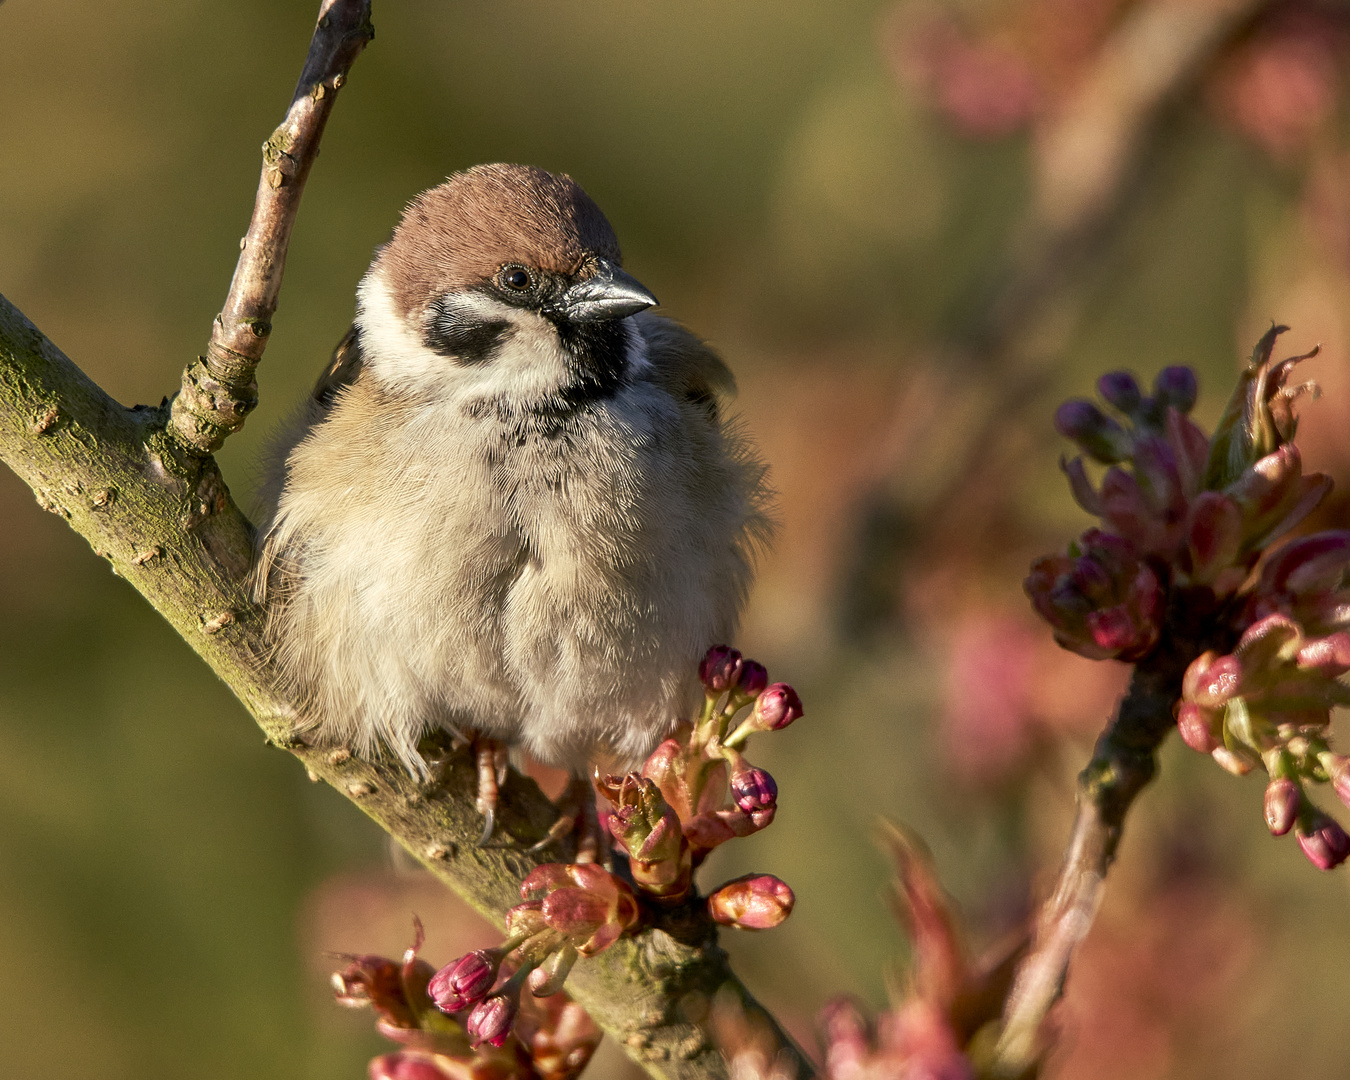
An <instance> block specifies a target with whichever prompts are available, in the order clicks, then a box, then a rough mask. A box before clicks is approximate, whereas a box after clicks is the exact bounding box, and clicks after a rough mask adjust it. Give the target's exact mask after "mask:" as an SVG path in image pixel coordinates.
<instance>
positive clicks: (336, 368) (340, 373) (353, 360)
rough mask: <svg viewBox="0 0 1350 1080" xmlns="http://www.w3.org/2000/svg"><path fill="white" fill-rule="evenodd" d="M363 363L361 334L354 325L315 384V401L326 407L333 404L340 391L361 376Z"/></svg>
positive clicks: (344, 336)
mask: <svg viewBox="0 0 1350 1080" xmlns="http://www.w3.org/2000/svg"><path fill="white" fill-rule="evenodd" d="M361 363H362V359H361V333H360V331H359V330H357V328H356V324H355V323H352V325H351V327H350V328H349V329H348V330H347V332H346V333H345V334H343V335H342V340H341V341H339V342H338V344H337V348H336V349H334V350H333V359H331V360H330V361H329V362H328V366H327V367H326V368H324V369H323V374H321V375H320V376H319V381H318V382H316V383H315V384H314V400H315V401H317V402H318V403H319V404H320V405H324V406H328V405H331V404H333V399H334V398H335V397H337V394H338V391H339V390H341V389H342V388H343V387H344V386H350V385H351V384H352V383H353V382H355V381H356V377H357V376H358V375H359V374H361Z"/></svg>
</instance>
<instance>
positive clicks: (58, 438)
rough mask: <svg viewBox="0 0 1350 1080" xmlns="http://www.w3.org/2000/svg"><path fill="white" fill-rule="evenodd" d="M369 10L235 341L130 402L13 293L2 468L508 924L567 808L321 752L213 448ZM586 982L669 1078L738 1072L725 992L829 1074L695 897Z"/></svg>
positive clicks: (300, 155)
mask: <svg viewBox="0 0 1350 1080" xmlns="http://www.w3.org/2000/svg"><path fill="white" fill-rule="evenodd" d="M368 12H369V6H368V3H365V2H360V3H351V2H344V0H326V2H325V4H324V7H323V17H321V19H320V24H319V28H318V30H317V31H316V33H315V45H314V46H313V47H312V48H311V50H310V55H309V60H308V61H307V63H306V66H305V74H304V75H303V76H302V77H301V80H300V87H299V89H298V90H297V92H296V98H295V101H294V102H293V104H292V108H291V110H290V113H288V117H287V122H286V123H285V124H283V125H282V127H281V128H279V129H278V131H277V134H275V135H274V136H273V138H272V139H271V140H269V143H268V145H269V147H273V148H274V149H275V150H277V151H278V153H279V154H280V156H279V157H276V156H273V157H270V158H269V159H268V161H269V164H271V165H272V166H274V167H276V168H279V170H280V175H281V177H282V180H281V182H280V184H279V185H277V186H275V187H274V186H273V185H272V183H271V182H270V181H269V180H268V172H267V168H268V166H267V165H265V167H264V174H263V177H264V178H263V183H262V184H261V185H260V188H259V198H258V204H257V208H256V209H255V214H254V221H253V226H252V227H251V228H250V232H249V241H248V243H247V244H246V247H245V253H244V255H243V256H241V258H240V262H239V267H238V269H237V270H236V273H235V278H234V282H233V284H232V286H231V290H230V298H229V300H227V302H226V305H225V310H224V311H223V312H222V315H221V317H220V318H218V319H217V321H216V325H215V328H214V332H213V337H212V344H213V346H215V345H219V346H220V347H219V348H218V349H213V351H212V356H213V357H214V360H211V359H208V361H206V362H203V363H202V364H201V365H194V366H193V367H192V368H189V370H188V373H187V375H185V377H184V392H183V394H182V395H180V396H179V397H178V398H177V399H176V400H175V402H174V404H173V405H172V406H168V405H166V406H159V407H150V406H143V405H138V406H135V407H134V408H130V409H128V408H124V407H123V406H121V405H119V404H118V403H117V402H116V401H114V400H112V398H110V397H109V396H108V395H107V394H106V393H104V392H103V390H101V389H100V388H99V387H98V386H97V385H95V384H94V383H93V382H92V381H91V380H90V379H89V378H88V377H87V376H86V375H85V374H84V373H83V372H82V371H80V370H79V368H78V367H76V366H75V364H74V363H72V362H71V361H70V360H69V359H68V358H67V357H66V356H65V355H64V354H63V353H62V352H61V351H60V350H59V349H58V348H57V347H56V346H55V345H54V344H52V342H51V341H49V340H48V339H47V338H46V337H45V336H44V335H43V334H42V333H41V332H40V331H39V330H38V329H37V328H36V327H35V326H33V324H32V323H30V322H29V321H28V320H27V319H26V318H25V317H24V316H23V314H22V313H21V312H20V311H19V310H18V309H17V308H15V307H14V306H13V305H12V304H10V303H9V301H8V300H6V299H5V298H4V297H3V296H0V460H3V461H4V462H5V463H6V464H8V465H9V466H10V467H11V468H12V469H13V470H14V471H15V473H16V474H17V475H18V476H19V477H20V478H21V479H22V480H23V481H24V482H25V483H27V484H28V485H29V487H31V488H32V489H33V491H34V493H35V494H36V495H37V499H38V503H39V505H41V506H42V507H43V508H44V509H46V510H49V511H51V512H53V513H56V514H59V515H60V516H61V517H63V518H64V519H65V520H66V521H67V522H68V523H69V524H70V525H71V527H72V528H74V529H75V530H76V531H77V532H79V533H80V534H81V535H82V536H84V537H85V539H87V540H88V541H89V543H90V545H91V546H92V547H93V549H94V551H95V552H96V553H97V554H98V555H100V556H101V557H103V558H106V559H107V560H108V561H109V562H110V563H111V565H112V569H113V571H114V573H116V574H118V575H120V576H121V577H123V578H125V579H126V580H127V581H128V582H130V583H131V584H132V585H133V586H134V587H135V588H136V589H137V590H139V591H140V592H141V593H142V594H143V595H144V596H145V597H146V598H147V599H148V600H149V601H150V602H151V604H153V605H154V607H155V609H156V610H157V611H159V612H160V613H161V614H162V615H164V617H165V618H166V619H168V621H169V622H170V624H172V626H173V627H174V629H175V630H177V632H178V633H179V634H180V635H182V637H183V638H184V639H185V640H186V641H187V642H188V643H189V644H190V645H191V646H192V647H193V648H194V649H195V650H196V651H197V652H198V654H199V655H201V657H202V658H203V659H204V660H205V661H206V662H207V663H208V664H209V665H210V666H211V668H212V670H214V671H215V672H216V674H217V675H218V676H220V678H221V679H222V680H223V681H224V682H225V684H226V685H227V686H229V687H230V689H231V690H233V691H234V693H235V694H236V696H238V698H239V700H240V701H241V702H243V704H244V706H245V707H246V708H247V709H248V710H249V712H251V713H252V714H253V716H254V718H255V719H256V720H257V722H258V725H259V726H260V727H261V728H262V730H263V732H264V734H265V736H266V740H267V742H268V743H269V744H270V745H272V746H276V747H280V748H283V749H286V750H288V751H289V752H290V753H292V754H294V755H295V757H297V758H298V759H299V760H300V761H301V762H302V763H303V764H304V765H305V767H306V769H307V770H308V772H309V775H310V778H311V779H313V780H316V781H317V780H323V781H326V782H327V783H329V784H330V785H332V786H333V787H334V788H336V789H337V790H338V791H340V792H342V793H343V794H344V795H345V796H346V797H347V798H349V799H351V800H352V801H353V802H354V803H356V805H357V806H359V807H360V808H361V809H362V810H363V811H364V812H365V813H366V814H367V815H369V816H370V817H371V818H372V819H374V820H375V821H376V822H377V823H378V824H379V825H380V826H381V828H383V829H384V830H385V831H387V832H388V833H389V834H390V835H391V836H393V837H394V838H395V839H396V840H398V842H399V843H400V844H402V845H403V846H404V847H405V848H406V849H407V850H408V851H409V853H410V854H412V856H413V857H414V858H416V859H417V860H418V861H420V862H421V863H422V864H423V865H424V866H425V867H426V868H427V869H428V870H430V871H431V873H432V874H434V875H435V876H436V877H437V878H439V879H440V880H441V881H443V882H444V883H445V884H447V885H449V886H450V887H451V888H452V889H454V890H455V892H457V893H458V894H459V895H460V896H462V897H463V898H464V899H465V900H467V901H468V902H469V903H470V904H471V905H472V906H473V907H474V908H475V909H477V910H478V911H479V912H481V913H482V914H483V915H485V916H486V917H487V918H489V919H490V920H492V921H493V922H494V923H496V924H497V925H498V926H501V925H502V924H503V922H504V916H505V912H506V911H507V909H508V908H510V907H511V906H512V905H513V904H515V903H517V902H518V901H519V899H520V897H519V893H518V887H519V882H520V880H521V878H522V877H524V875H525V874H527V873H528V872H529V870H530V869H531V868H532V867H533V866H535V865H537V864H538V863H540V862H545V861H550V860H556V859H559V858H565V857H566V856H567V855H568V854H569V853H568V852H566V851H559V850H556V849H555V850H547V849H546V850H545V851H544V852H541V853H539V854H532V853H531V852H530V850H529V848H530V846H531V845H532V844H533V843H534V842H535V841H537V840H539V839H542V838H543V837H544V835H545V834H546V833H547V831H548V828H549V826H550V825H551V824H552V823H553V821H554V820H555V818H556V816H557V813H556V811H555V809H554V807H553V806H552V804H551V803H550V802H549V801H548V799H547V798H545V797H544V795H543V793H542V792H541V791H540V790H539V788H538V786H537V785H536V784H535V783H534V782H533V781H532V780H529V779H527V778H524V777H521V776H519V775H518V774H516V773H514V772H513V773H512V774H511V776H510V777H509V779H508V782H507V784H506V786H505V787H504V789H503V791H502V802H501V806H500V811H499V824H498V833H499V836H500V837H501V838H502V841H501V843H500V846H498V845H494V846H492V847H489V848H481V847H479V846H477V838H478V835H479V832H480V831H481V826H482V820H481V818H480V817H479V815H478V812H477V810H476V809H475V795H476V789H477V784H476V770H475V768H474V765H473V762H472V760H471V758H470V754H469V751H468V749H467V748H461V749H460V750H454V749H452V748H451V747H450V746H449V745H448V744H447V743H446V742H445V741H443V740H442V741H437V739H435V738H433V739H430V740H424V742H423V745H422V747H421V749H422V751H423V753H424V754H427V755H429V760H433V761H435V762H436V776H435V779H434V780H433V782H431V783H429V784H425V785H418V784H417V783H416V782H415V781H413V780H412V779H411V778H410V777H409V776H408V774H407V773H406V771H404V770H403V769H402V768H401V767H400V766H399V765H398V764H397V763H396V762H393V761H391V760H388V759H386V758H381V759H380V760H377V761H364V760H361V759H359V758H357V757H355V756H354V755H352V754H351V753H350V752H349V751H348V750H346V749H342V748H339V749H336V750H334V749H331V748H330V749H322V750H321V749H318V748H316V747H313V746H310V745H308V744H307V743H306V742H305V741H304V740H303V739H301V738H299V737H297V736H296V734H295V732H294V728H295V720H296V717H297V710H296V707H295V703H293V702H291V701H289V700H287V699H286V697H285V696H284V695H283V694H282V693H281V692H280V691H279V689H278V688H277V686H276V685H275V683H274V682H273V679H272V674H271V671H270V669H269V667H268V665H267V664H266V662H265V661H264V657H265V656H266V648H265V643H264V640H263V636H262V627H263V621H262V613H261V611H260V610H259V609H258V608H257V607H256V606H254V605H253V604H252V603H251V601H250V599H249V596H248V594H247V592H246V590H245V588H244V586H243V582H244V578H245V575H246V574H247V572H248V569H249V566H250V563H251V560H252V555H253V540H254V530H253V526H252V525H251V524H250V523H249V521H248V520H247V519H246V518H245V517H244V515H243V514H242V513H241V512H240V511H239V508H238V507H237V506H236V505H235V504H234V501H233V500H232V499H231V498H230V493H229V491H228V489H227V488H226V486H225V483H224V480H223V479H222V477H221V475H220V471H219V469H218V468H217V466H216V463H215V459H214V458H212V457H211V456H210V455H209V453H208V449H209V447H211V446H216V445H219V440H220V439H223V438H224V436H225V434H227V433H228V432H229V431H231V430H234V429H235V428H237V427H238V426H239V423H241V422H242V418H243V415H244V413H246V412H247V411H248V409H247V402H249V401H251V395H252V371H253V367H254V366H255V365H256V363H257V358H258V357H259V356H260V355H261V353H262V349H263V345H264V344H265V341H266V334H265V332H264V333H257V332H255V328H258V329H261V327H260V325H259V320H261V321H262V322H265V321H266V320H267V319H270V317H271V313H272V311H273V310H274V309H275V305H276V296H277V289H278V287H279V285H280V280H281V272H282V269H283V263H284V257H285V247H286V238H287V236H288V235H289V230H290V224H291V221H292V219H293V216H294V213H295V204H296V202H297V200H298V198H299V194H300V191H301V188H302V186H303V182H304V179H305V176H306V174H307V173H308V168H309V164H310V163H311V162H312V161H313V158H314V153H315V151H316V149H317V141H318V138H319V136H320V135H321V134H322V128H323V120H324V119H325V118H326V117H327V114H328V111H329V109H330V108H331V105H332V92H331V91H332V90H335V89H336V86H337V83H338V81H339V80H338V75H339V74H341V72H344V71H345V70H346V68H347V66H349V65H350V63H351V62H352V60H354V59H355V57H356V55H357V53H359V51H360V49H361V47H362V45H364V43H365V42H366V41H367V40H369V38H370V36H371V29H370V24H369V20H368ZM325 18H327V19H328V22H327V23H325V21H324V19H325ZM320 87H322V88H323V89H322V91H320ZM255 239H256V240H257V243H256V245H255ZM249 320H254V321H253V322H250V321H249ZM213 362H214V363H215V364H216V365H217V366H216V367H214V368H213V367H212V366H211V365H212V363H213ZM221 365H223V366H221ZM194 372H195V374H194ZM212 372H214V374H213V373H212ZM208 379H209V380H210V382H209V383H208ZM184 398H189V399H190V400H189V401H187V402H184V400H183V399H184ZM203 402H205V403H206V404H203ZM568 990H569V992H570V993H571V994H572V995H573V997H575V998H576V1000H577V1001H579V1002H580V1003H581V1004H582V1005H583V1006H584V1007H585V1008H586V1010H587V1011H588V1012H589V1013H590V1014H591V1015H592V1016H593V1017H594V1018H595V1020H596V1022H597V1023H598V1024H599V1025H600V1026H601V1027H602V1028H603V1029H604V1030H605V1031H607V1032H608V1033H609V1034H610V1035H612V1036H613V1037H614V1038H615V1039H617V1040H618V1041H619V1043H620V1044H621V1045H622V1046H623V1047H624V1048H625V1050H626V1051H627V1052H628V1053H629V1055H630V1056H631V1057H632V1058H633V1059H634V1060H635V1061H637V1062H638V1063H639V1064H640V1065H642V1066H643V1067H644V1068H645V1069H646V1070H647V1071H648V1072H649V1073H650V1074H652V1075H653V1076H656V1077H662V1078H669V1080H696V1078H712V1080H721V1078H724V1077H726V1075H727V1068H726V1063H725V1061H724V1060H723V1058H722V1056H721V1054H720V1053H718V1051H717V1050H716V1048H715V1047H714V1046H713V1045H712V1044H711V1042H710V1041H709V1039H708V1037H707V1035H706V1033H705V1026H706V1014H707V1011H708V1003H709V1002H711V1000H712V999H713V997H714V996H715V995H717V994H718V993H723V994H732V995H734V996H736V997H737V998H739V999H740V1000H742V1001H743V1002H744V1004H745V1007H746V1008H747V1009H750V1010H751V1011H753V1012H754V1013H755V1014H756V1015H758V1016H760V1017H761V1018H762V1019H763V1022H764V1024H765V1030H767V1031H768V1032H770V1037H771V1039H772V1040H773V1041H774V1042H775V1043H776V1045H777V1047H778V1052H779V1053H780V1054H781V1055H782V1058H783V1060H784V1061H786V1062H788V1063H789V1064H790V1065H791V1066H792V1067H793V1069H794V1070H795V1073H796V1075H797V1076H798V1077H803V1078H804V1077H808V1076H810V1075H811V1074H812V1073H813V1071H814V1069H813V1067H812V1065H811V1064H810V1062H809V1060H808V1059H807V1058H806V1057H805V1055H803V1054H802V1053H801V1051H800V1050H799V1049H798V1048H797V1047H796V1045H795V1044H794V1043H793V1041H792V1039H791V1038H790V1037H789V1036H788V1035H787V1034H786V1033H785V1032H784V1031H783V1029H782V1027H781V1026H780V1025H779V1024H778V1023H777V1022H776V1021H775V1020H773V1018H772V1017H771V1016H769V1015H768V1014H767V1013H765V1012H764V1011H763V1010H762V1009H761V1008H760V1007H759V1006H758V1005H756V1004H755V1003H754V1001H753V999H752V998H751V997H750V995H749V994H748V992H747V991H746V990H745V988H744V986H742V985H741V983H740V982H739V981H738V980H737V978H736V976H735V974H734V973H733V972H732V971H731V970H730V967H729V965H728V961H727V956H726V954H725V953H724V952H723V951H722V949H721V948H720V947H719V946H718V944H717V931H716V927H715V926H714V924H713V923H712V922H711V920H710V919H709V918H708V916H707V915H706V912H704V911H703V910H702V908H701V907H700V906H699V905H698V903H697V901H696V900H695V901H691V902H690V903H689V904H688V905H686V906H684V907H681V908H677V909H675V910H672V911H668V912H666V913H664V914H663V915H662V916H661V917H660V918H659V919H657V920H656V923H655V925H652V926H649V927H647V928H645V929H644V930H643V931H642V932H641V933H640V934H638V935H636V936H635V937H632V938H627V939H624V940H621V941H620V942H619V943H617V944H616V945H615V946H613V947H612V948H611V949H609V950H608V951H607V952H605V953H604V954H602V955H601V956H599V957H596V958H594V959H592V960H590V961H587V962H586V963H583V964H579V965H578V966H577V967H576V969H574V971H573V973H572V976H571V978H570V979H569V980H568Z"/></svg>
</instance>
